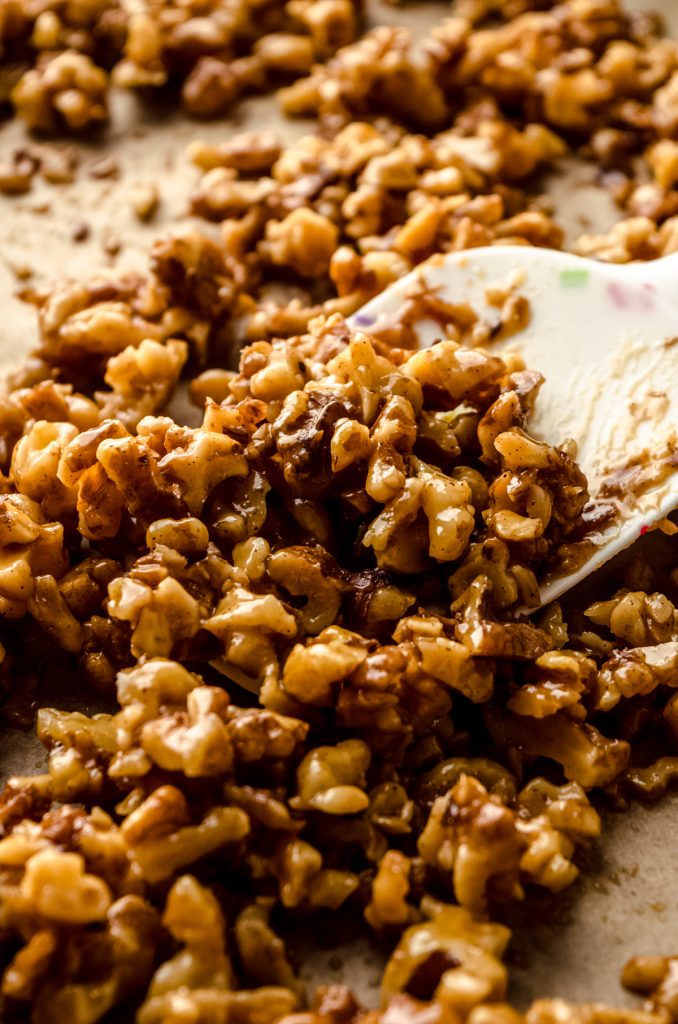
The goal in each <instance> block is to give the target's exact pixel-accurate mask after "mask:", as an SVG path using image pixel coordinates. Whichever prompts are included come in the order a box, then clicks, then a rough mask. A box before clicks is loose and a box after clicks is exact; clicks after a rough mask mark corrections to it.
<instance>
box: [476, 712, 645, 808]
mask: <svg viewBox="0 0 678 1024" xmlns="http://www.w3.org/2000/svg"><path fill="white" fill-rule="evenodd" d="M485 721H486V723H487V725H488V728H489V730H490V734H491V735H492V738H493V740H494V741H495V743H496V744H497V745H498V746H499V748H500V749H504V750H506V751H508V752H512V754H513V755H514V756H515V757H516V758H517V759H518V760H519V761H523V760H524V759H528V760H529V759H534V758H537V757H546V758H549V759H550V760H553V761H557V762H558V763H559V764H561V765H562V767H563V771H564V773H565V778H566V779H568V780H571V781H573V782H577V783H579V785H580V786H582V788H583V789H591V788H593V787H594V786H606V785H609V784H610V783H611V782H613V781H614V779H616V777H617V776H618V775H620V774H621V772H623V771H624V769H625V768H626V765H627V763H628V759H629V744H628V743H627V742H626V741H625V740H609V739H607V738H606V737H605V736H603V735H602V734H601V733H600V732H599V731H598V730H597V729H596V728H595V727H594V726H592V725H589V724H588V723H584V724H581V723H579V722H575V721H574V720H573V719H572V718H570V717H569V716H568V715H567V711H557V712H556V713H555V714H553V715H549V716H548V717H547V718H543V719H541V720H540V721H539V723H538V725H537V724H536V722H535V720H534V719H529V718H525V717H524V716H520V715H513V714H511V713H510V712H508V713H502V712H499V711H498V710H497V709H495V708H492V709H488V710H487V712H486V715H485Z"/></svg>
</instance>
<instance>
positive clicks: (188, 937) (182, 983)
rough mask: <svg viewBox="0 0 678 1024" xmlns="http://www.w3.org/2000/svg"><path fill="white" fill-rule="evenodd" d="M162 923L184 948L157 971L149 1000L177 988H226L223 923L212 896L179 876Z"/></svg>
mask: <svg viewBox="0 0 678 1024" xmlns="http://www.w3.org/2000/svg"><path fill="white" fill-rule="evenodd" d="M162 923H163V925H164V926H165V928H167V930H168V932H169V933H170V935H171V936H172V938H173V939H175V941H177V942H181V943H183V945H184V948H183V949H182V950H181V951H180V952H179V953H177V954H176V955H175V956H174V957H172V958H171V959H170V960H166V961H165V962H164V963H163V964H161V965H160V967H159V968H158V969H157V971H156V972H155V974H154V975H153V978H152V979H151V983H150V985H149V989H148V998H149V999H151V1000H152V999H153V998H155V997H158V996H162V995H164V994H165V993H168V992H170V993H171V992H173V991H174V990H176V989H177V988H178V987H181V988H186V989H188V990H191V989H200V988H213V989H214V990H215V991H219V990H225V989H230V988H231V987H232V985H233V981H234V976H233V970H232V968H231V964H230V962H229V960H228V957H227V956H226V950H225V936H224V932H225V921H224V918H223V914H222V912H221V908H220V906H219V904H218V902H217V900H216V898H215V896H214V895H213V894H212V892H210V890H209V889H206V888H205V887H204V886H202V885H200V883H199V882H198V881H197V880H196V879H195V878H193V876H192V875H182V876H181V877H180V878H178V879H177V880H176V882H175V883H174V885H173V886H172V888H171V889H170V891H169V893H168V895H167V901H166V903H165V911H164V913H163V917H162Z"/></svg>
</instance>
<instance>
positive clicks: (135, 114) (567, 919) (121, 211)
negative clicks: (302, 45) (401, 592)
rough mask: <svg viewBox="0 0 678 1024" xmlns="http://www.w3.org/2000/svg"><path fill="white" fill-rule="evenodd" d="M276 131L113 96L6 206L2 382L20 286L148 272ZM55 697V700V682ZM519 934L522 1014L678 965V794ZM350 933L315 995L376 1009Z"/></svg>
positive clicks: (10, 141)
mask: <svg viewBox="0 0 678 1024" xmlns="http://www.w3.org/2000/svg"><path fill="white" fill-rule="evenodd" d="M634 6H635V7H636V8H643V9H647V10H659V11H660V12H661V13H662V14H663V15H664V17H665V18H666V20H667V23H668V25H669V27H670V28H671V30H672V31H673V32H674V33H676V34H678V0H635V3H634ZM368 11H369V16H370V20H371V22H372V23H373V24H405V25H407V26H408V27H410V28H411V30H412V31H413V32H414V33H415V34H416V35H417V36H422V35H424V34H425V33H426V32H427V31H428V29H429V28H430V27H431V26H432V25H433V24H435V23H436V22H437V21H438V20H440V18H442V17H444V16H445V15H446V14H448V13H449V7H448V6H447V5H445V4H442V3H440V4H438V3H435V4H434V3H430V2H422V3H416V4H412V5H411V6H409V7H408V6H404V7H394V6H387V5H385V4H380V3H378V2H377V0H368ZM267 127H273V128H276V129H277V130H278V131H279V132H280V133H281V134H282V135H283V137H285V138H287V139H292V138H296V137H297V136H298V135H300V134H302V133H303V131H304V130H305V129H306V128H307V125H305V124H304V123H303V122H289V121H284V120H283V119H282V118H280V116H279V115H278V113H277V110H276V107H275V102H274V100H273V99H272V98H271V97H260V98H256V99H254V100H249V101H247V102H245V103H243V104H242V105H241V106H240V107H239V109H238V112H237V114H236V116H234V117H232V118H229V119H228V120H227V121H220V122H217V123H210V124H196V123H195V122H191V121H189V120H187V119H186V118H184V117H182V116H181V115H178V114H176V113H175V112H174V111H172V110H169V109H163V108H162V107H158V108H156V109H154V110H153V111H152V112H151V113H150V114H149V110H148V108H145V109H144V110H142V109H141V108H140V107H139V106H138V105H137V103H136V102H135V100H134V98H133V97H131V96H128V95H116V96H115V97H114V104H113V118H112V127H111V128H110V130H109V131H108V133H107V134H106V136H105V137H104V138H103V139H102V140H100V141H99V142H98V143H97V144H96V145H92V144H90V145H82V146H81V147H80V148H81V155H82V162H81V167H80V170H79V172H78V175H77V179H76V182H75V183H74V184H72V185H68V186H54V185H46V184H44V183H41V182H40V181H39V179H37V178H36V181H35V185H34V188H33V190H32V191H31V192H30V193H29V194H28V195H26V196H22V197H18V198H7V197H2V196H0V372H3V371H4V370H5V369H6V368H8V367H11V366H14V365H16V364H17V363H18V362H20V361H21V359H22V358H23V356H24V355H25V353H27V352H28V350H29V348H30V346H31V344H32V342H33V340H34V338H35V335H36V328H35V314H34V311H33V309H32V308H31V307H30V306H27V305H25V304H24V303H22V302H21V301H20V300H19V299H18V298H17V297H16V292H17V290H18V288H19V287H20V286H21V284H22V283H21V282H19V280H18V277H17V275H18V273H20V272H21V271H23V270H24V269H30V270H31V271H32V276H31V278H30V280H29V281H28V282H27V283H29V284H30V285H36V286H38V285H42V284H44V283H47V282H50V281H53V280H56V279H58V278H60V277H64V276H67V277H73V278H78V277H86V276H88V275H89V274H91V273H92V271H93V270H95V269H97V268H99V267H102V266H106V265H112V266H116V267H119V268H125V269H127V268H136V267H139V268H143V267H144V265H145V261H146V254H147V250H148V246H149V244H150V243H151V241H152V240H153V239H154V238H155V237H156V236H158V235H159V234H162V233H163V232H164V231H166V230H170V229H173V228H176V227H177V226H181V225H185V224H187V223H190V221H191V218H190V217H188V216H187V201H188V195H189V192H190V189H191V187H192V184H193V183H194V182H195V180H196V178H197V172H196V170H195V168H192V167H191V166H190V165H189V163H188V162H187V160H186V159H185V157H184V150H185V147H186V145H187V144H188V143H189V142H190V141H191V140H193V139H197V138H200V139H205V140H206V141H211V142H213V141H218V140H221V139H223V138H225V137H227V136H229V135H230V134H233V133H235V132H237V131H241V130H243V129H244V128H257V129H261V128H267ZM25 143H26V136H25V134H24V132H23V129H22V128H21V126H20V125H18V124H16V123H8V124H5V125H4V126H3V127H2V128H0V160H3V159H6V158H7V157H9V155H10V154H11V152H12V151H13V150H14V149H16V148H19V147H21V146H22V145H25ZM104 154H112V155H113V156H114V157H115V158H116V160H117V161H118V163H119V165H120V175H119V177H118V179H117V180H106V181H101V180H95V179H93V178H91V177H90V176H89V172H88V168H89V165H90V164H92V163H93V162H94V161H95V160H96V159H98V158H100V157H101V156H102V155H104ZM149 180H150V181H153V182H155V183H156V185H157V187H158V188H159V190H160V193H161V206H160V210H159V213H158V215H157V217H156V218H155V220H154V221H153V223H152V224H150V225H140V224H139V223H138V221H137V220H136V219H135V217H134V214H133V212H132V210H131V208H130V206H129V201H128V198H127V193H128V191H129V189H130V187H131V186H133V185H134V184H135V183H137V182H140V183H144V182H148V181H149ZM548 191H549V192H550V194H552V195H553V197H554V199H555V200H556V203H557V207H558V210H559V213H560V218H561V221H562V222H563V223H564V224H565V225H566V227H567V229H568V232H569V234H570V235H571V236H576V235H577V234H579V233H581V232H582V231H583V230H586V231H588V230H591V229H592V228H593V229H596V230H597V229H605V228H607V227H608V226H609V225H610V224H611V223H612V222H613V220H614V219H615V216H616V214H615V211H614V209H613V207H612V205H611V203H610V201H609V198H608V197H607V196H606V195H605V193H604V192H601V191H600V189H598V188H597V187H596V185H595V172H594V170H593V169H592V168H587V167H582V166H574V167H572V168H569V169H567V170H566V171H565V172H564V173H563V174H562V175H560V176H559V177H558V178H556V179H554V180H552V181H551V182H550V183H549V186H548ZM83 224H86V225H87V227H88V229H89V237H88V239H87V240H85V241H83V242H80V243H77V244H76V243H74V242H73V235H74V233H76V231H77V230H78V229H79V228H80V226H81V225H83ZM201 226H202V227H203V228H204V227H205V225H204V222H201ZM116 240H117V241H119V242H120V245H121V248H120V251H119V253H118V255H117V256H116V257H114V258H113V257H111V256H109V255H107V253H106V249H107V248H108V249H110V247H111V243H113V242H115V241H116ZM25 283H26V282H23V284H25ZM643 543H644V548H643V551H644V553H646V554H647V557H648V558H650V559H652V558H661V557H662V550H661V548H662V542H658V541H657V540H656V539H655V538H646V539H645V541H644V542H643ZM594 586H595V584H594ZM575 599H577V598H576V596H575ZM578 599H579V600H584V595H580V596H579V598H578ZM48 674H49V673H47V676H48ZM46 685H47V687H48V689H49V678H47V679H46ZM48 699H49V701H50V702H53V703H56V702H57V701H58V702H59V703H60V705H61V706H65V705H66V704H67V705H69V706H72V707H78V708H79V709H81V710H85V711H92V710H98V708H97V707H96V705H94V704H91V703H90V702H89V701H88V699H87V698H86V697H83V696H82V695H78V694H66V695H64V694H54V693H51V694H50V695H49V698H48ZM43 763H44V758H43V753H42V750H41V748H40V747H39V745H38V744H37V742H36V741H35V739H34V738H33V736H32V735H31V734H30V733H22V732H18V731H16V730H12V729H9V728H7V727H6V726H5V727H3V726H0V776H4V777H6V776H8V775H13V774H26V773H30V772H32V771H35V770H38V769H39V768H40V767H41V766H42V764H43ZM511 923H512V924H514V925H515V936H514V942H513V944H512V947H511V955H510V959H511V972H512V977H513V982H512V985H513V993H512V994H513V996H514V998H515V999H516V1000H517V1001H518V1002H519V1003H520V1004H525V1003H527V1002H528V1001H529V1000H531V999H533V998H536V997H539V996H563V997H565V998H568V999H572V1000H587V1001H588V1000H605V1001H608V1002H611V1003H616V1004H619V1005H621V1004H622V1003H627V1002H629V999H628V997H627V996H625V994H624V993H623V992H622V990H621V988H620V986H619V982H618V975H619V969H620V967H621V966H622V964H623V963H624V961H625V960H626V959H627V958H628V957H629V956H632V955H635V954H639V953H645V954H655V953H675V952H678V794H676V795H674V796H671V795H669V796H668V797H667V798H666V799H664V800H663V801H661V803H660V804H658V805H656V806H654V807H651V808H644V807H638V806H634V807H633V808H632V809H631V810H630V811H628V812H627V813H625V814H618V813H610V814H607V815H606V822H605V829H604V835H603V838H602V840H601V841H600V842H599V843H598V844H597V846H596V848H595V849H594V850H593V851H592V852H591V855H590V857H589V861H588V863H587V864H586V865H585V870H584V878H583V880H582V881H581V882H580V883H577V884H576V885H575V886H574V887H572V888H571V889H570V890H569V891H568V892H567V893H566V894H565V895H564V896H563V897H561V898H559V899H558V900H555V901H553V900H551V901H548V902H546V903H544V904H542V905H540V906H539V907H537V908H533V909H532V910H530V911H529V912H527V911H526V910H523V909H519V911H518V912H517V913H516V914H515V915H514V917H513V919H512V921H511ZM344 931H345V930H344V928H343V927H339V926H337V927H336V928H335V925H334V922H333V920H332V918H328V919H327V920H326V921H324V922H323V923H322V927H321V929H320V933H321V934H322V939H320V938H318V936H317V935H316V936H315V937H313V938H308V937H302V939H301V940H300V947H301V949H302V951H303V954H304V969H303V972H302V973H303V974H304V976H305V977H306V978H308V980H309V981H312V982H321V983H325V984H327V983H328V982H334V981H345V982H346V983H347V984H349V985H351V987H352V988H354V990H356V991H357V992H358V994H359V995H360V996H361V998H363V999H364V1000H365V1001H366V1002H368V1003H369V1004H370V1005H375V1004H376V1001H377V998H378V989H377V986H378V978H379V972H380V965H381V963H382V962H383V951H380V950H378V949H375V948H373V947H372V946H370V945H369V944H368V943H367V942H366V941H364V940H361V941H359V942H355V941H353V942H348V943H346V942H345V941H344V940H343V936H344ZM335 935H336V938H337V940H338V942H339V946H338V948H337V945H336V943H335V941H334V936H335Z"/></svg>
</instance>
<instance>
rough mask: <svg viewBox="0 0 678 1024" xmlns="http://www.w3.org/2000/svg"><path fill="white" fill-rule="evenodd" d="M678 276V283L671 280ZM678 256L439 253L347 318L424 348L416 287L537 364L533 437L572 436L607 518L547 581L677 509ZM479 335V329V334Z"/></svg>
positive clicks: (552, 589)
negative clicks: (506, 317)
mask: <svg viewBox="0 0 678 1024" xmlns="http://www.w3.org/2000/svg"><path fill="white" fill-rule="evenodd" d="M674 282H675V283H674ZM676 283H678V257H676V256H671V257H667V258H666V259H663V260H658V261H656V262H654V263H640V264H632V265H625V266H620V265H614V264H605V263H597V262H594V261H593V260H586V259H582V258H580V257H577V256H573V255H570V254H567V253H560V252H555V251H553V250H546V249H534V248H528V247H523V246H493V247H489V248H479V249H471V250H468V251H465V252H462V253H451V254H448V255H446V256H435V257H433V258H432V259H431V260H429V261H427V262H426V263H424V264H422V265H421V266H420V267H418V268H417V270H415V271H414V272H413V273H412V274H409V275H408V276H407V277H405V278H403V279H402V280H400V281H398V282H396V283H395V284H394V285H392V286H391V287H390V288H388V289H387V290H386V291H385V292H383V293H382V294H381V295H379V296H377V297H376V298H375V299H373V300H372V301H371V302H369V303H368V304H367V305H366V306H364V307H363V308H362V309H361V310H360V311H359V312H358V313H356V314H355V315H354V317H353V318H352V326H353V327H355V328H358V329H363V330H365V331H367V332H369V331H370V330H374V329H375V327H376V328H377V329H381V328H384V326H385V325H388V324H389V323H393V322H394V321H395V320H396V319H397V318H398V317H400V316H402V315H403V312H405V314H406V315H407V316H408V317H409V322H411V324H412V327H413V328H414V333H415V336H416V341H417V344H418V345H419V347H422V348H423V347H426V346H427V345H430V344H432V343H433V342H434V341H436V340H438V339H440V338H441V336H444V327H442V326H441V323H440V321H439V320H438V321H436V320H434V319H431V318H430V317H427V316H426V314H425V313H423V312H421V311H422V310H423V309H424V307H425V304H422V303H416V302H413V301H412V297H413V296H415V295H421V294H422V290H423V292H424V293H425V294H428V295H435V296H436V297H437V298H439V299H442V300H443V301H445V302H448V303H458V304H460V303H468V304H469V305H470V306H471V307H472V308H473V309H474V310H475V312H476V313H477V314H478V315H479V316H480V317H481V320H484V321H486V322H487V323H488V324H489V325H490V329H489V330H488V331H486V332H485V333H486V334H487V335H488V336H489V338H490V339H491V338H492V336H493V335H494V336H495V338H496V339H497V340H489V341H484V342H483V344H484V345H485V346H486V347H491V349H492V351H495V352H497V353H498V354H500V355H503V356H506V355H507V354H508V353H517V354H518V355H520V357H521V358H522V359H523V360H524V362H525V365H526V366H527V367H529V368H530V369H535V370H538V371H540V372H541V373H542V374H543V376H544V377H545V383H544V385H543V388H542V390H541V392H540V395H539V398H538V401H537V406H536V409H535V413H534V416H533V418H532V420H531V422H530V424H529V430H530V433H531V434H533V435H534V436H535V437H537V438H538V439H540V440H545V441H548V442H549V443H551V444H556V445H562V444H564V443H566V442H567V443H568V444H569V445H570V446H571V445H572V442H574V445H575V446H576V458H577V461H578V463H579V465H580V466H581V468H582V469H583V471H584V473H585V474H586V476H587V478H588V481H589V490H590V493H591V497H592V500H593V502H594V503H597V504H598V506H599V507H600V508H602V507H603V506H606V508H607V510H608V511H612V513H613V515H612V518H611V519H608V520H607V521H606V523H605V525H604V527H601V528H599V529H597V530H592V532H591V534H590V538H589V539H590V541H591V545H590V552H589V557H588V558H587V559H586V560H585V561H584V562H583V564H580V565H578V566H577V568H576V569H574V571H569V572H567V573H566V574H559V573H556V574H554V578H551V579H550V580H549V581H548V582H546V583H544V585H543V586H542V588H541V599H542V603H546V602H547V601H550V600H553V599H555V598H557V597H559V596H560V595H561V594H563V593H565V591H567V590H569V589H570V588H571V587H572V586H574V585H575V584H576V583H578V582H579V581H580V580H581V579H583V578H584V577H586V576H588V575H589V574H590V573H591V572H593V571H594V570H596V569H597V568H599V567H600V566H601V565H602V564H603V563H604V562H605V561H607V560H608V559H609V558H611V557H612V556H613V555H615V554H617V553H618V552H619V551H621V550H623V549H624V548H626V547H628V546H629V545H630V544H632V543H633V541H634V540H636V539H637V537H639V536H641V535H642V534H644V533H646V532H647V531H648V530H650V529H652V528H653V527H654V526H655V525H656V524H657V523H658V522H659V521H660V520H662V519H664V518H665V517H666V516H667V515H668V514H669V512H671V511H672V510H673V509H674V508H676V507H677V506H678V444H677V438H678V288H676V286H675V284H676ZM497 293H499V294H502V293H512V294H514V295H515V296H516V297H524V298H525V299H526V300H527V303H528V304H529V307H528V308H527V309H525V306H524V304H522V308H523V316H522V317H521V321H522V320H524V321H525V325H524V326H523V327H522V328H521V329H520V330H518V332H517V333H514V334H512V335H511V336H510V337H504V338H503V339H502V337H501V334H502V332H501V330H497V329H496V328H497V326H498V317H499V314H498V309H497V305H496V295H497ZM481 333H482V332H481Z"/></svg>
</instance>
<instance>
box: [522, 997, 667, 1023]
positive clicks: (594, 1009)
mask: <svg viewBox="0 0 678 1024" xmlns="http://www.w3.org/2000/svg"><path fill="white" fill-rule="evenodd" d="M525 1020H526V1024H665V1022H666V1016H662V1015H659V1014H654V1013H644V1012H643V1011H642V1010H635V1009H634V1010H617V1009H612V1008H611V1007H607V1006H603V1005H602V1004H600V1003H567V1002H565V1000H564V999H538V1000H537V1001H536V1002H535V1003H533V1004H532V1006H531V1007H530V1009H529V1010H528V1011H527V1014H526V1017H525Z"/></svg>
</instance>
